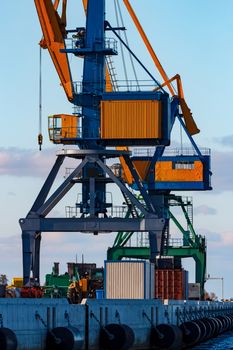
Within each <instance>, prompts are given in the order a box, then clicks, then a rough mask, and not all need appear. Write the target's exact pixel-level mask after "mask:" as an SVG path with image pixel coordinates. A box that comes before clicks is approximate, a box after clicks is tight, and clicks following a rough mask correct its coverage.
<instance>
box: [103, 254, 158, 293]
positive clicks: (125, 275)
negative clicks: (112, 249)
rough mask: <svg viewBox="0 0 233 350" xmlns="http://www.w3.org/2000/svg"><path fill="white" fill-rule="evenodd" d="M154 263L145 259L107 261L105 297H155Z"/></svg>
mask: <svg viewBox="0 0 233 350" xmlns="http://www.w3.org/2000/svg"><path fill="white" fill-rule="evenodd" d="M154 293H155V292H154V264H151V263H149V262H148V261H144V260H140V261H138V260H130V261H128V260H124V261H105V298H107V299H153V298H154Z"/></svg>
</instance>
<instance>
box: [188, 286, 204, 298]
mask: <svg viewBox="0 0 233 350" xmlns="http://www.w3.org/2000/svg"><path fill="white" fill-rule="evenodd" d="M200 297H201V288H200V283H189V284H188V298H189V300H200Z"/></svg>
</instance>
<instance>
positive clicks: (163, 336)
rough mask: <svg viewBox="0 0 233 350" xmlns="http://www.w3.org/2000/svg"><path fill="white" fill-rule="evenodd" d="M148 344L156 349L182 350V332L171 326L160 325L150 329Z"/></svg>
mask: <svg viewBox="0 0 233 350" xmlns="http://www.w3.org/2000/svg"><path fill="white" fill-rule="evenodd" d="M150 343H151V346H152V347H155V348H156V349H166V350H179V349H181V348H182V332H181V330H180V328H179V327H177V326H175V325H171V324H160V325H158V326H157V327H152V329H151V336H150Z"/></svg>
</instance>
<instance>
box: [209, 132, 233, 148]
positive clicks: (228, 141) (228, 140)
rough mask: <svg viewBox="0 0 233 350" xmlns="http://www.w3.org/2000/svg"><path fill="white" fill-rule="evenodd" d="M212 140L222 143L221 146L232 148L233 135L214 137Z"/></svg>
mask: <svg viewBox="0 0 233 350" xmlns="http://www.w3.org/2000/svg"><path fill="white" fill-rule="evenodd" d="M214 141H215V142H217V143H220V144H222V145H223V146H229V147H232V148H233V135H227V136H224V137H215V138H214Z"/></svg>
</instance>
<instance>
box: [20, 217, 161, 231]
mask: <svg viewBox="0 0 233 350" xmlns="http://www.w3.org/2000/svg"><path fill="white" fill-rule="evenodd" d="M19 223H20V226H21V228H22V230H23V231H33V232H54V231H55V232H84V233H85V232H87V233H88V232H95V231H98V232H118V231H124V232H132V231H134V232H147V231H161V230H162V229H163V226H164V219H158V218H156V217H155V216H152V215H151V216H150V217H147V218H142V219H141V218H138V219H135V218H130V219H124V218H90V217H87V218H26V219H20V221H19Z"/></svg>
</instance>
